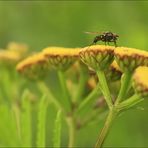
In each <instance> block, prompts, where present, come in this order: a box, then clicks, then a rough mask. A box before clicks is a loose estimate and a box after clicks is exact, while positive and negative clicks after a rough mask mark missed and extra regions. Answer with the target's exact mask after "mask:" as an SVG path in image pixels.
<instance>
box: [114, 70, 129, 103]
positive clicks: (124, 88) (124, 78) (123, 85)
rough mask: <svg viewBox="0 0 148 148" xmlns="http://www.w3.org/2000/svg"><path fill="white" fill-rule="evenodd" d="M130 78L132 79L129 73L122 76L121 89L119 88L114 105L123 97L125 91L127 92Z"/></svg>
mask: <svg viewBox="0 0 148 148" xmlns="http://www.w3.org/2000/svg"><path fill="white" fill-rule="evenodd" d="M131 77H132V73H131V72H125V73H124V75H123V76H122V79H121V88H120V91H119V94H118V97H117V99H116V102H115V104H116V105H117V104H118V103H119V102H120V101H121V100H122V99H123V98H124V97H125V95H126V93H127V91H128V90H129V88H130V83H131Z"/></svg>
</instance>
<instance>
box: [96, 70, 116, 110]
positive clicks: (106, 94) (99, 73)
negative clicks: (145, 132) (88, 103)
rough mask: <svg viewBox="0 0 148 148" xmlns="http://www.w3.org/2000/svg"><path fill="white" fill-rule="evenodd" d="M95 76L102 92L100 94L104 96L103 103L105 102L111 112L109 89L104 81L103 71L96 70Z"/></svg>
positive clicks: (111, 104) (111, 103)
mask: <svg viewBox="0 0 148 148" xmlns="http://www.w3.org/2000/svg"><path fill="white" fill-rule="evenodd" d="M97 76H98V78H99V83H100V86H101V91H102V93H103V95H104V98H105V101H106V103H107V105H108V107H109V109H110V110H111V109H112V106H113V102H112V97H111V93H110V90H109V87H108V84H107V81H106V78H105V74H104V72H103V71H101V70H98V71H97Z"/></svg>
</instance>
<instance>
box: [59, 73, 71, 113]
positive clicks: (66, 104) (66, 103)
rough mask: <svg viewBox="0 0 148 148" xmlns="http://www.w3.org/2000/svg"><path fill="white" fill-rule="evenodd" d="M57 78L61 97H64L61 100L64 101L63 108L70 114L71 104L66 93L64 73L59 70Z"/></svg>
mask: <svg viewBox="0 0 148 148" xmlns="http://www.w3.org/2000/svg"><path fill="white" fill-rule="evenodd" d="M58 77H59V80H60V85H61V89H62V93H63V97H64V98H63V99H64V100H63V102H64V103H63V105H64V108H65V109H66V111H67V112H70V111H71V109H72V103H71V100H70V96H69V92H68V89H67V86H66V78H65V75H64V72H63V71H60V70H59V71H58Z"/></svg>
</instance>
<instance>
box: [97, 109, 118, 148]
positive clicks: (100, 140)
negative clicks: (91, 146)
mask: <svg viewBox="0 0 148 148" xmlns="http://www.w3.org/2000/svg"><path fill="white" fill-rule="evenodd" d="M116 116H117V112H116V110H114V109H112V110H110V111H109V114H108V116H107V118H106V121H105V124H104V127H103V129H102V130H101V133H100V135H99V138H98V140H97V142H96V145H95V148H101V147H102V145H103V143H104V141H105V139H106V137H107V135H108V133H109V130H110V128H111V125H112V122H113V120H114V119H115V117H116Z"/></svg>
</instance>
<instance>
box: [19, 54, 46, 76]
mask: <svg viewBox="0 0 148 148" xmlns="http://www.w3.org/2000/svg"><path fill="white" fill-rule="evenodd" d="M48 68H49V66H48V62H47V59H46V58H45V57H44V55H43V54H42V53H38V54H35V55H32V56H30V57H28V58H26V59H24V60H23V61H21V62H20V63H18V65H17V67H16V69H17V71H18V72H20V73H21V74H23V75H24V76H26V77H28V78H30V79H38V78H40V79H42V78H44V77H45V75H46V73H47V71H48Z"/></svg>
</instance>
